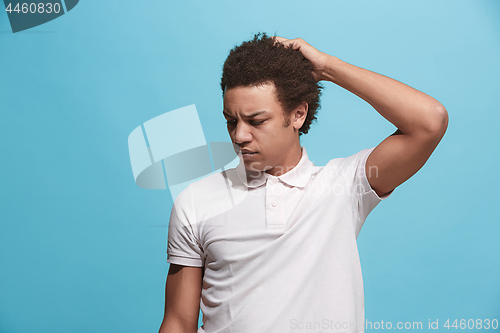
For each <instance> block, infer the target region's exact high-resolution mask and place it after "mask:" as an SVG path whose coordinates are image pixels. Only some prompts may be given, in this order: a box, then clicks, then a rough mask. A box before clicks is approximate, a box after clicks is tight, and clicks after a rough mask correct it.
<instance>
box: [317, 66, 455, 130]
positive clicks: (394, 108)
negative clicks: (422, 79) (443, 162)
mask: <svg viewBox="0 0 500 333" xmlns="http://www.w3.org/2000/svg"><path fill="white" fill-rule="evenodd" d="M321 79H323V80H328V81H331V82H333V83H335V84H337V85H339V86H341V87H343V88H345V89H347V90H349V91H350V92H352V93H354V94H355V95H357V96H359V97H361V98H362V99H364V100H365V101H366V102H368V103H369V104H370V105H371V106H373V108H375V110H377V111H378V112H379V113H380V114H381V115H382V116H383V117H384V118H386V119H387V120H388V121H390V122H391V123H392V124H394V125H395V126H396V127H397V128H398V129H399V130H400V131H401V132H402V133H403V134H409V135H413V134H415V135H418V134H420V133H440V132H441V131H443V129H444V128H445V127H446V121H447V114H446V110H445V108H444V107H443V106H442V105H441V103H439V102H438V101H437V100H435V99H434V98H432V97H431V96H429V95H426V94H424V93H423V92H420V91H418V90H416V89H413V88H412V87H410V86H407V85H406V84H403V83H401V82H399V81H396V80H393V79H391V78H389V77H387V76H384V75H380V74H377V73H374V72H371V71H369V70H366V69H363V68H360V67H357V66H354V65H351V64H348V63H346V62H344V61H342V60H340V59H338V58H336V57H333V56H328V58H327V61H326V63H325V68H324V69H323V72H322V77H321Z"/></svg>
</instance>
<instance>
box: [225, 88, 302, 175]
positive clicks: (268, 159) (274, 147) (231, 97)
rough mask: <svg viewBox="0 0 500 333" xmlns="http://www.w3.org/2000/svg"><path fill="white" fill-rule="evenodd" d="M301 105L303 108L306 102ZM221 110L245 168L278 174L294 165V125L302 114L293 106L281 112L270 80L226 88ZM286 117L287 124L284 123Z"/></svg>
mask: <svg viewBox="0 0 500 333" xmlns="http://www.w3.org/2000/svg"><path fill="white" fill-rule="evenodd" d="M301 107H303V105H302V106H301ZM301 107H299V109H300V108H301ZM305 109H306V112H307V104H306V106H305ZM223 112H224V117H225V118H226V121H227V130H228V132H229V136H230V137H231V140H232V142H233V144H234V146H235V150H236V152H237V153H239V151H241V153H242V156H243V160H244V162H245V168H246V169H247V170H251V171H267V172H269V173H271V174H275V173H278V174H281V173H285V172H287V171H288V170H287V167H288V169H289V168H290V167H294V166H295V165H296V163H297V162H298V161H294V160H295V159H296V156H297V149H298V151H299V158H300V142H299V138H298V129H300V126H302V124H303V122H304V119H305V115H303V114H301V113H300V112H297V110H295V111H293V112H291V113H290V114H289V115H286V116H285V115H284V113H283V108H282V106H281V103H280V102H279V101H278V98H277V95H276V91H275V86H274V84H273V83H267V84H262V85H259V86H250V87H236V88H231V89H228V90H226V92H225V93H224V111H223ZM301 116H303V117H302V118H303V119H302V118H301ZM287 119H288V120H289V126H286V127H285V125H286V120H287ZM280 171H281V172H280Z"/></svg>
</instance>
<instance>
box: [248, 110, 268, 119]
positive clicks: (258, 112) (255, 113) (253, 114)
mask: <svg viewBox="0 0 500 333" xmlns="http://www.w3.org/2000/svg"><path fill="white" fill-rule="evenodd" d="M263 113H267V111H257V112H254V113H252V114H250V115H248V116H245V117H246V118H253V117H257V116H258V115H260V114H263Z"/></svg>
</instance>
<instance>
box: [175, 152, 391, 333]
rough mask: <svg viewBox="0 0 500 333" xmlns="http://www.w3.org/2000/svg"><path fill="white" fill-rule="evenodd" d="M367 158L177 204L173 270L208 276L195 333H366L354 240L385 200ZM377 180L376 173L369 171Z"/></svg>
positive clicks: (194, 189)
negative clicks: (180, 267)
mask: <svg viewBox="0 0 500 333" xmlns="http://www.w3.org/2000/svg"><path fill="white" fill-rule="evenodd" d="M373 149H374V148H370V149H364V150H362V151H360V152H358V153H357V154H354V155H352V156H349V157H347V158H336V159H333V160H331V161H329V162H328V163H327V165H326V166H324V167H318V166H315V165H314V164H313V163H312V162H311V161H310V160H309V158H308V157H307V152H306V150H305V148H302V157H301V159H300V162H299V163H298V164H297V166H296V167H295V168H293V169H292V170H291V171H289V172H287V173H285V174H283V175H281V176H279V177H275V176H272V175H270V174H268V173H265V172H261V173H255V174H248V172H246V171H245V167H244V164H243V163H240V164H239V166H238V167H237V168H235V169H230V170H227V171H225V172H222V173H218V174H214V175H211V176H209V177H207V178H205V179H203V180H201V181H198V182H195V183H192V184H190V185H189V186H188V187H187V188H186V189H185V190H184V191H183V192H182V193H181V194H180V195H179V196H178V197H177V199H176V201H175V204H174V207H173V209H172V214H171V217H170V224H169V229H168V248H167V262H169V263H171V264H178V265H184V266H195V267H204V270H205V273H204V278H203V290H202V297H201V300H200V308H201V311H202V312H203V326H202V327H201V328H200V329H199V330H198V333H202V332H206V333H223V332H224V333H229V332H231V333H246V332H248V333H267V332H269V333H282V332H363V331H364V296H363V280H362V276H361V266H360V262H359V255H358V249H357V244H356V238H357V236H358V234H359V231H360V229H361V226H362V225H363V223H364V221H365V219H366V217H367V216H368V214H369V213H370V211H371V210H372V209H373V208H374V207H375V206H376V205H377V204H378V203H379V202H380V201H381V200H382V199H385V198H386V197H387V196H388V195H386V196H384V197H379V196H378V195H377V194H376V193H375V191H373V189H372V188H371V187H370V184H369V183H368V179H367V177H366V173H365V164H366V159H367V157H368V155H369V154H370V153H371V151H372V150H373ZM371 171H373V172H375V171H376V170H371Z"/></svg>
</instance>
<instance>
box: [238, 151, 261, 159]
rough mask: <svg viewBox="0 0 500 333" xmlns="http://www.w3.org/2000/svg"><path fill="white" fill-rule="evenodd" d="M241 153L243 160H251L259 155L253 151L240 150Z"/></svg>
mask: <svg viewBox="0 0 500 333" xmlns="http://www.w3.org/2000/svg"><path fill="white" fill-rule="evenodd" d="M240 153H241V155H242V156H243V158H249V157H252V156H254V155H256V154H258V153H257V152H256V151H251V150H240Z"/></svg>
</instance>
